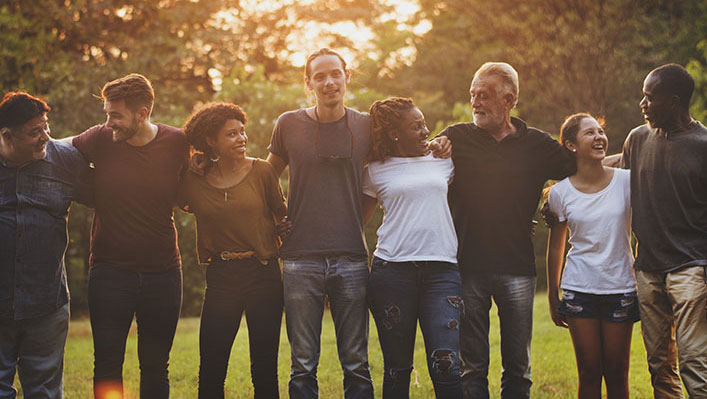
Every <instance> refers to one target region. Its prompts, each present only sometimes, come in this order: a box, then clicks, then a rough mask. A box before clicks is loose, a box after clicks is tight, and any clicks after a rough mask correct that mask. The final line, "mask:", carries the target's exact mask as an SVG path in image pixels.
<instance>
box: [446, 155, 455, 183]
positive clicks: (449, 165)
mask: <svg viewBox="0 0 707 399" xmlns="http://www.w3.org/2000/svg"><path fill="white" fill-rule="evenodd" d="M447 161H448V162H446V164H445V166H446V170H445V172H446V173H447V185H449V184H452V180H454V162H453V161H452V158H449V159H448V160H447Z"/></svg>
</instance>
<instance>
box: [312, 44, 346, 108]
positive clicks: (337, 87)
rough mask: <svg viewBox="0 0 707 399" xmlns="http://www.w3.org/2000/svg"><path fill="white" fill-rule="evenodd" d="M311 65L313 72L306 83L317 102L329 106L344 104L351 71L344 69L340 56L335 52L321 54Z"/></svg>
mask: <svg viewBox="0 0 707 399" xmlns="http://www.w3.org/2000/svg"><path fill="white" fill-rule="evenodd" d="M309 67H310V71H311V73H310V76H309V77H308V78H306V82H305V83H306V84H307V88H308V89H309V90H311V91H312V92H314V96H315V97H316V99H317V104H320V105H323V106H328V107H334V106H336V105H338V104H342V105H343V103H344V93H345V92H346V85H347V84H348V83H349V77H350V73H349V71H348V70H346V69H344V66H343V64H342V63H341V60H340V59H339V57H337V56H336V55H333V54H324V55H320V56H318V57H317V58H315V59H313V60H312V61H311V63H310V66H309Z"/></svg>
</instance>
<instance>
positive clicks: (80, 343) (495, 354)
mask: <svg viewBox="0 0 707 399" xmlns="http://www.w3.org/2000/svg"><path fill="white" fill-rule="evenodd" d="M491 312H492V317H491V320H492V323H491V334H490V343H491V370H490V373H489V384H490V389H491V397H498V396H499V395H498V392H499V385H500V375H501V374H500V373H501V371H500V352H499V336H498V318H497V317H496V315H495V312H496V310H495V308H493V309H492V310H491ZM247 333H248V331H247V328H246V326H245V322H243V324H242V328H241V330H240V331H239V332H238V337H237V338H236V343H235V345H234V348H233V352H232V353H231V362H230V367H229V374H228V377H227V381H226V397H228V398H251V397H252V396H253V388H252V386H251V383H250V369H249V365H250V363H249V360H248V341H247V339H248V337H247ZM198 334H199V320H198V319H196V318H187V319H182V320H180V322H179V327H178V330H177V337H176V339H175V341H174V348H173V349H172V354H171V361H170V380H171V393H172V395H171V397H172V398H179V399H180V398H196V396H197V394H196V392H197V391H196V387H197V372H198V367H199V352H198V336H199V335H198ZM136 343H137V341H136V336H135V329H134V328H133V330H132V331H131V334H130V338H129V339H128V350H127V354H126V359H125V367H124V378H125V392H126V399H129V398H132V399H137V398H138V397H139V395H138V382H139V378H138V375H139V374H138V362H137V352H136ZM369 353H370V365H371V374H372V376H373V383H374V386H375V389H376V397H380V394H381V390H380V387H381V383H382V372H383V359H382V356H381V352H380V346H379V344H378V337H377V334H376V329H375V326H374V325H373V319H371V330H370V345H369ZM279 364H280V365H279V380H280V395H281V396H282V397H283V398H286V397H287V381H288V375H289V366H290V349H289V345H288V342H287V336H286V334H285V329H284V324H283V328H282V336H281V339H280V362H279ZM532 365H533V382H534V383H533V387H532V396H533V398H538V399H539V398H563V399H566V398H572V397H576V388H577V371H576V366H575V360H574V351H573V349H572V343H571V340H570V336H569V332H568V331H567V330H566V329H561V328H558V327H555V325H554V324H552V321H551V320H550V317H549V315H548V311H547V299H546V296H545V295H544V294H541V295H538V296H537V297H536V301H535V324H534V331H533V346H532ZM92 370H93V348H92V342H91V330H90V326H89V323H88V320H74V321H72V322H71V328H70V332H69V339H68V342H67V345H66V366H65V371H64V391H65V396H64V397H65V398H66V399H84V398H90V397H91V390H92V383H91V380H92ZM341 380H342V378H341V369H340V367H339V363H338V360H337V357H336V342H335V339H334V328H333V324H332V322H331V317H330V316H329V314H328V313H327V314H326V315H325V317H324V328H323V336H322V354H321V363H320V367H319V390H320V397H321V398H324V399H326V398H342V397H343V388H342V384H341ZM630 390H631V397H632V398H650V397H651V387H650V377H649V374H648V371H647V366H646V360H645V350H644V348H643V342H642V341H641V337H640V325H639V324H638V323H637V324H636V325H635V328H634V335H633V345H632V348H631V370H630ZM410 392H411V397H412V398H419V399H422V398H434V392H433V390H432V384H431V382H430V378H429V375H428V374H427V366H426V364H425V349H424V345H423V342H422V336H421V335H420V332H419V330H418V339H417V343H416V347H415V370H414V371H413V376H412V384H411V387H410ZM20 397H22V396H20Z"/></svg>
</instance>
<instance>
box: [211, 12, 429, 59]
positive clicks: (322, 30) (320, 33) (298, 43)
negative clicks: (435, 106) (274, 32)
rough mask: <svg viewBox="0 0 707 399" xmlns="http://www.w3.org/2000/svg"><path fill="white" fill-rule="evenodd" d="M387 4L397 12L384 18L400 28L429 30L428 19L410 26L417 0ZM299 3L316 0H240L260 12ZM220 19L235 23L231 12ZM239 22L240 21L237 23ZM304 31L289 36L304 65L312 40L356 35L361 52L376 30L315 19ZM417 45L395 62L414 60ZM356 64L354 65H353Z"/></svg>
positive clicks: (296, 56) (346, 53)
mask: <svg viewBox="0 0 707 399" xmlns="http://www.w3.org/2000/svg"><path fill="white" fill-rule="evenodd" d="M381 1H383V2H384V4H388V5H392V6H393V7H394V11H393V12H391V13H390V14H389V15H385V16H384V17H383V20H385V21H387V20H391V19H394V20H396V21H397V22H398V23H399V26H398V29H400V30H403V29H412V31H413V32H414V33H415V34H418V35H421V34H424V33H425V32H427V31H428V30H429V29H430V27H431V25H430V23H429V22H427V21H424V22H422V23H420V24H418V25H417V26H412V27H411V26H409V25H407V24H406V21H407V20H408V19H409V18H410V17H411V16H412V15H413V14H415V12H417V11H418V9H419V5H418V2H417V0H381ZM295 2H296V3H298V4H299V5H307V4H311V3H313V2H314V0H241V2H240V6H241V9H244V10H252V11H254V12H255V13H257V12H259V11H260V12H267V11H273V10H276V9H278V8H279V7H282V6H286V5H291V4H294V3H295ZM217 19H218V20H220V22H221V23H224V24H228V23H234V22H235V21H234V17H233V16H232V14H231V13H230V12H223V13H220V14H219V15H218V16H217ZM235 23H237V22H235ZM300 32H301V33H298V34H291V35H290V37H288V40H289V43H288V50H289V51H291V52H292V54H291V56H290V60H291V62H292V64H293V65H295V66H302V65H304V63H305V60H306V58H307V54H309V53H310V52H311V51H313V50H316V49H315V48H313V47H312V43H317V42H320V43H321V42H323V41H325V40H326V36H327V34H328V33H335V34H339V35H342V36H346V37H352V38H356V42H357V43H358V46H359V48H358V49H357V50H359V51H366V50H367V49H368V48H369V47H370V46H369V45H368V42H369V41H370V40H371V39H373V33H372V32H371V31H370V29H368V27H366V26H363V25H360V24H355V23H353V22H338V23H335V24H321V23H315V22H307V23H305V24H303V26H301V30H300ZM337 50H338V51H341V53H342V55H343V56H344V57H345V58H347V59H349V60H353V59H354V57H353V54H351V52H349V51H346V49H337ZM414 56H415V54H414V48H413V47H412V46H410V47H408V48H403V49H401V50H400V51H399V54H395V57H396V62H400V61H402V62H411V61H412V60H413V59H414ZM353 66H354V67H355V65H353Z"/></svg>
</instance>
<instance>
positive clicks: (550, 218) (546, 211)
mask: <svg viewBox="0 0 707 399" xmlns="http://www.w3.org/2000/svg"><path fill="white" fill-rule="evenodd" d="M540 215H541V216H542V217H543V220H544V221H545V226H547V227H552V226H554V225H556V224H558V223H560V218H558V217H557V215H556V214H555V213H554V212H552V211H551V210H550V204H549V203H548V202H545V203H544V204H543V207H542V208H540Z"/></svg>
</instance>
